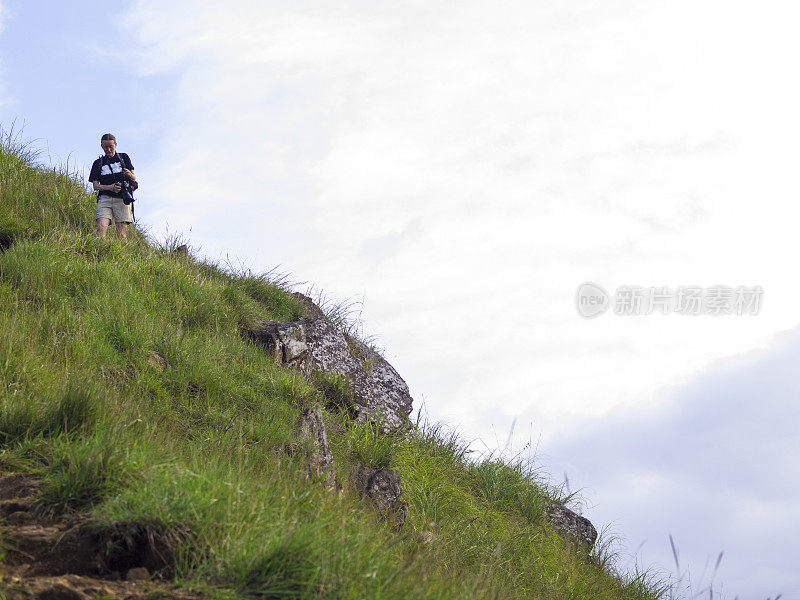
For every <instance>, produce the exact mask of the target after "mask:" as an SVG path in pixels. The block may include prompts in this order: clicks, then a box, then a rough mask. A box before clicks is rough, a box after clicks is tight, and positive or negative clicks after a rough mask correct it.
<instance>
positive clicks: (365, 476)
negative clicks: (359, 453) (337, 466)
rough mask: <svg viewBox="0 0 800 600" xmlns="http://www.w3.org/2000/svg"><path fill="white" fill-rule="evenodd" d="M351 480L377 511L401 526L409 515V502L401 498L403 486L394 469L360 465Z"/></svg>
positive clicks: (361, 495)
mask: <svg viewBox="0 0 800 600" xmlns="http://www.w3.org/2000/svg"><path fill="white" fill-rule="evenodd" d="M350 481H351V482H352V484H353V487H354V488H355V490H356V492H358V495H359V496H360V497H361V498H365V499H368V500H369V501H370V503H371V504H372V507H373V508H374V509H375V511H376V512H377V513H378V514H379V515H380V516H381V517H382V518H384V519H388V520H390V521H391V522H392V524H393V525H394V526H395V527H398V528H399V527H401V526H402V525H403V523H404V522H405V520H406V516H407V515H408V503H407V502H403V501H402V500H400V496H401V495H402V493H403V488H402V486H401V485H400V475H399V474H398V473H397V471H395V470H394V469H371V468H370V467H365V466H364V465H358V466H356V468H355V469H354V470H353V472H352V474H351V476H350Z"/></svg>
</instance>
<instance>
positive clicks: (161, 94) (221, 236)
mask: <svg viewBox="0 0 800 600" xmlns="http://www.w3.org/2000/svg"><path fill="white" fill-rule="evenodd" d="M798 11H800V9H798V8H797V7H795V5H794V4H792V3H790V2H785V1H780V2H779V1H774V0H767V1H765V2H761V3H759V4H758V5H757V6H756V5H754V4H752V3H745V2H738V1H734V2H730V1H728V2H722V1H717V0H693V1H689V0H673V1H671V2H665V1H661V0H654V1H650V2H641V1H638V2H636V1H634V0H618V1H616V2H613V3H597V2H590V1H589V0H573V2H570V3H553V2H550V3H547V2H542V1H538V0H534V1H531V0H526V1H515V0H510V1H503V2H488V1H486V0H464V1H463V2H459V3H453V2H449V1H445V0H440V1H434V2H430V1H428V2H418V1H413V0H409V1H407V2H401V3H378V2H366V1H359V0H343V1H342V2H337V3H324V2H317V1H311V0H308V1H301V2H291V3H290V2H272V1H264V0H260V1H243V2H239V3H237V4H236V5H235V6H233V5H230V4H229V3H225V4H223V3H221V2H211V1H208V0H193V1H191V2H188V1H184V0H175V1H173V2H170V3H163V2H155V1H148V0H139V1H134V2H125V1H122V2H117V3H114V4H113V5H111V4H101V3H97V2H73V3H68V5H67V3H57V2H45V1H35V0H34V1H30V0H29V1H26V2H23V1H21V0H0V123H1V124H2V126H3V127H4V128H5V129H6V130H7V129H8V128H9V127H10V126H11V124H13V125H14V127H15V128H16V129H17V130H21V131H22V134H23V136H24V138H25V139H29V140H31V141H32V143H34V145H35V146H36V147H38V148H41V149H42V151H43V153H42V160H43V161H44V162H46V163H47V162H50V163H52V164H55V165H65V164H67V165H69V167H70V168H71V169H74V170H76V171H79V172H82V173H84V174H86V173H88V170H89V166H90V165H91V162H92V160H94V159H95V158H97V156H98V155H99V154H100V153H101V150H100V145H99V138H100V135H101V134H102V133H105V132H107V131H110V132H113V133H114V134H115V135H116V136H117V139H118V142H119V150H120V151H122V152H127V153H128V154H129V155H130V156H131V158H132V160H133V164H134V167H135V170H136V173H137V178H138V180H139V181H140V185H141V187H140V190H139V191H138V192H137V196H138V198H139V199H138V201H137V205H136V214H137V218H138V219H139V225H140V226H141V227H145V228H146V229H147V230H148V231H149V232H150V234H151V235H152V236H154V237H156V238H163V237H164V236H168V235H172V236H175V235H178V236H182V237H183V238H185V239H186V240H188V242H189V243H190V245H191V246H192V247H193V248H194V251H195V252H196V253H197V254H198V255H200V256H204V257H207V258H208V259H210V260H215V261H219V262H221V263H223V264H230V265H232V266H234V267H236V268H250V269H252V270H253V271H256V272H265V271H269V270H271V269H276V271H277V272H281V273H286V274H288V275H289V276H290V278H291V279H292V281H294V282H296V287H297V289H298V290H300V291H304V290H308V289H311V288H313V289H314V290H315V291H319V290H321V291H323V292H324V293H325V294H326V296H327V297H328V298H331V299H333V300H345V301H350V302H352V303H354V315H358V316H360V317H361V318H362V319H363V321H364V328H365V331H366V333H367V334H370V335H373V336H375V337H376V341H377V343H378V344H379V345H380V346H381V347H382V348H384V349H385V354H386V357H387V358H388V360H389V361H390V362H391V363H392V364H393V365H394V366H395V367H396V368H397V370H398V371H399V372H400V374H401V375H402V376H403V377H404V378H405V379H406V381H407V382H408V383H409V386H410V388H411V391H412V395H413V396H414V398H415V406H416V407H417V408H421V409H422V411H423V413H424V414H425V415H426V417H427V418H428V419H430V420H432V421H444V422H446V423H448V424H450V425H451V426H452V427H454V428H456V429H457V430H458V431H460V432H461V433H462V435H463V436H464V438H465V439H466V440H470V441H471V443H472V447H473V448H475V449H478V450H483V451H484V452H494V453H505V454H506V455H507V456H525V457H527V458H530V459H531V460H532V461H533V462H534V464H535V465H537V468H538V469H539V470H540V471H541V472H544V473H549V474H550V476H551V480H552V482H553V484H554V485H561V484H562V483H564V482H565V474H566V480H568V482H569V486H570V489H571V490H572V491H576V490H577V491H579V492H580V498H581V500H580V502H579V508H580V509H581V511H582V512H583V514H584V515H585V516H587V517H588V518H590V519H591V520H592V521H593V522H594V523H595V525H596V526H597V527H598V529H602V530H605V531H606V532H607V533H606V535H607V536H608V539H609V540H610V539H611V537H612V536H615V539H617V541H616V542H615V544H616V546H615V547H617V548H618V549H619V553H620V561H621V564H623V565H625V568H629V569H632V568H635V566H636V565H638V566H640V567H642V568H652V569H653V570H654V572H664V573H669V572H671V573H672V575H671V576H672V577H673V578H675V579H676V580H677V579H678V578H680V577H681V576H682V579H681V583H680V585H681V586H684V587H686V585H687V584H688V582H689V577H691V585H692V590H693V591H694V592H696V591H698V590H699V589H702V588H703V586H706V587H707V586H708V585H709V584H712V585H713V586H714V592H715V595H717V597H720V596H719V593H722V594H723V595H724V596H725V597H730V598H733V597H735V596H737V595H738V597H739V598H740V599H741V600H758V599H766V598H768V597H772V598H774V597H775V596H776V595H777V594H779V593H782V594H783V598H797V597H800V575H799V574H798V570H797V569H796V565H795V564H794V562H796V561H793V560H792V559H791V557H792V556H796V555H797V553H798V551H800V541H798V540H797V539H796V536H795V537H792V536H790V535H789V532H791V531H797V530H798V527H797V525H798V523H796V521H797V519H796V516H795V515H797V514H800V475H799V474H798V467H797V465H798V464H799V463H800V461H799V460H798V459H800V450H798V448H797V446H798V444H797V443H796V438H797V435H796V433H795V431H793V428H792V426H791V425H790V424H791V423H792V422H794V421H796V417H797V416H798V408H797V402H796V399H797V383H796V379H797V378H796V377H794V376H793V375H794V373H793V370H792V364H793V362H796V358H797V357H798V355H800V339H798V336H800V333H799V331H800V330H799V329H798V317H797V311H796V310H795V309H794V305H795V302H796V299H797V298H798V297H799V296H800V280H798V278H797V277H794V273H795V268H794V267H795V265H794V262H795V261H794V257H796V256H797V255H798V247H797V246H798V236H797V235H796V233H795V229H796V223H797V221H798V216H800V215H799V214H798V213H800V209H798V204H797V199H798V191H800V183H798V180H797V178H796V177H795V168H794V167H795V165H796V163H797V159H798V153H799V152H798V145H797V144H796V140H797V139H798V134H800V117H799V116H798V112H797V110H796V107H797V106H798V105H800V83H798V80H797V78H796V77H793V76H792V73H793V72H794V70H795V68H796V66H795V61H794V60H793V57H794V56H796V55H797V54H798V51H800V48H798V47H797V46H800V40H798V38H797V36H796V35H795V31H794V29H795V25H794V24H795V23H796V22H797V17H798V14H797V13H798ZM585 282H592V283H594V284H596V285H599V286H601V287H603V288H604V289H605V290H607V291H608V292H609V293H610V294H611V295H612V296H613V295H614V293H615V291H616V290H618V289H619V288H621V287H623V286H643V287H645V288H649V287H669V288H670V289H673V290H676V289H678V288H679V287H681V286H687V287H689V286H700V287H702V288H705V289H708V288H711V287H712V286H718V285H721V286H729V287H731V288H736V287H739V286H748V287H755V286H759V287H760V288H761V289H762V290H763V294H762V296H761V303H760V305H759V310H758V311H757V314H745V315H737V314H725V315H710V314H700V315H685V314H676V313H675V312H671V313H670V314H639V315H619V314H615V312H614V311H613V310H611V309H610V310H609V311H607V312H606V313H605V314H602V315H599V316H597V317H595V318H591V319H587V318H583V317H582V316H580V315H579V314H578V311H577V310H576V291H577V289H578V287H579V286H580V285H581V284H583V283H585ZM793 417H795V418H793ZM670 534H671V535H672V536H673V538H674V540H675V543H676V545H677V547H678V549H679V553H680V568H679V569H676V568H675V565H674V564H673V563H674V559H673V554H672V550H671V548H670V543H669V536H670ZM719 552H724V555H723V560H722V562H721V565H720V568H719V570H718V572H717V573H716V574H715V576H714V577H713V580H711V577H710V575H708V573H706V574H705V575H704V574H703V566H704V564H705V563H706V561H707V560H710V561H711V562H712V566H713V562H714V561H715V560H716V557H717V556H718V554H719Z"/></svg>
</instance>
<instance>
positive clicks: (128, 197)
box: [117, 179, 133, 204]
mask: <svg viewBox="0 0 800 600" xmlns="http://www.w3.org/2000/svg"><path fill="white" fill-rule="evenodd" d="M117 185H119V186H120V188H119V193H120V195H121V196H122V201H123V202H124V203H125V204H130V203H131V202H133V194H132V193H131V192H132V191H133V190H132V189H131V184H130V183H128V181H127V180H126V179H123V180H122V181H118V182H117Z"/></svg>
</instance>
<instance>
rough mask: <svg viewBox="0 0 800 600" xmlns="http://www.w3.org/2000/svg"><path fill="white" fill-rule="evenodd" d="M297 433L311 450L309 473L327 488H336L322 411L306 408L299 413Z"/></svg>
mask: <svg viewBox="0 0 800 600" xmlns="http://www.w3.org/2000/svg"><path fill="white" fill-rule="evenodd" d="M297 435H298V438H299V439H300V441H301V442H302V443H307V444H308V446H309V447H310V450H311V455H310V457H309V471H310V475H311V477H312V478H313V479H315V480H321V483H322V484H323V485H324V486H325V487H326V488H327V489H329V490H334V489H336V470H335V468H334V464H333V453H332V452H331V447H330V444H329V443H328V434H327V432H326V431H325V423H324V422H323V420H322V411H321V410H319V409H317V408H308V409H306V410H304V411H303V412H302V413H301V414H300V421H299V422H298V424H297Z"/></svg>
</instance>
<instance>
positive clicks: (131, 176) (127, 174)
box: [122, 169, 136, 181]
mask: <svg viewBox="0 0 800 600" xmlns="http://www.w3.org/2000/svg"><path fill="white" fill-rule="evenodd" d="M122 172H123V173H125V177H127V178H128V179H130V180H131V181H136V175H134V174H133V171H131V170H130V169H122Z"/></svg>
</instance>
